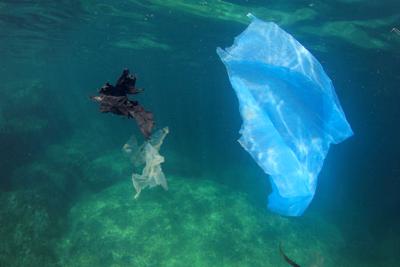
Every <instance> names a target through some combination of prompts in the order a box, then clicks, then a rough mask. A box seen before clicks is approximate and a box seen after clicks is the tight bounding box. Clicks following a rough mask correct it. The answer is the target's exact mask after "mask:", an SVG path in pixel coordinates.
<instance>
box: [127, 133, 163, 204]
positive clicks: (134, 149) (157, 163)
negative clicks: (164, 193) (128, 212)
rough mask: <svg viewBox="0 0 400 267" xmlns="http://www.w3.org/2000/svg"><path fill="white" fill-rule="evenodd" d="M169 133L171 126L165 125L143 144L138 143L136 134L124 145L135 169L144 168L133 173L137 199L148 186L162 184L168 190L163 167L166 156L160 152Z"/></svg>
mask: <svg viewBox="0 0 400 267" xmlns="http://www.w3.org/2000/svg"><path fill="white" fill-rule="evenodd" d="M168 133H169V128H168V127H164V128H163V129H160V130H158V131H157V132H155V133H154V134H153V135H152V136H151V137H150V139H149V140H146V141H145V142H144V143H143V144H142V145H141V146H139V145H138V143H137V140H136V138H135V136H132V137H131V138H130V139H129V141H128V142H127V143H126V144H125V145H124V146H123V148H122V151H123V152H124V153H125V154H126V155H127V156H128V157H130V158H131V161H132V163H133V166H134V169H135V170H139V172H140V170H142V171H141V173H133V174H132V183H133V186H134V187H135V190H136V194H135V199H136V198H138V197H139V195H140V193H141V192H142V189H144V188H146V187H150V188H151V187H154V186H157V185H161V186H162V187H163V188H164V189H165V190H168V184H167V179H166V178H165V175H164V173H163V171H162V169H161V163H163V162H164V157H163V156H161V155H160V153H159V150H160V147H161V145H162V144H163V142H164V138H165V137H166V136H167V134H168Z"/></svg>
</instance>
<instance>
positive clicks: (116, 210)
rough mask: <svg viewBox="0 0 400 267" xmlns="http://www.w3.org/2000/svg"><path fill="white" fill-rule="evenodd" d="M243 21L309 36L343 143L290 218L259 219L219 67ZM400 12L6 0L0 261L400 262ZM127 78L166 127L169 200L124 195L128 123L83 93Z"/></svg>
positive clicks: (216, 1)
mask: <svg viewBox="0 0 400 267" xmlns="http://www.w3.org/2000/svg"><path fill="white" fill-rule="evenodd" d="M248 13H252V14H254V15H255V16H257V17H258V18H260V19H262V20H264V21H271V22H275V23H276V24H277V25H279V26H280V27H281V28H282V29H284V30H285V31H287V32H289V33H290V34H291V35H292V36H293V37H295V38H296V39H297V40H298V41H299V42H301V44H303V45H304V46H305V47H306V48H307V49H308V50H309V51H310V52H311V53H312V54H313V55H314V56H315V57H316V58H317V59H318V60H319V61H320V63H321V64H322V66H323V67H324V70H325V72H326V73H327V75H328V76H329V77H330V78H331V80H332V82H333V84H334V86H335V90H336V94H337V95H338V98H339V99H340V103H341V106H342V107H343V110H344V111H345V113H346V117H347V120H348V121H349V123H350V124H351V126H352V129H353V131H354V133H355V134H354V136H353V137H351V138H350V139H349V140H346V141H345V142H343V143H342V144H340V145H338V146H334V147H332V148H331V150H330V152H329V154H328V156H327V158H326V159H325V162H324V167H323V168H322V171H321V173H320V174H319V178H318V186H317V190H316V193H315V196H314V200H313V202H312V203H311V205H310V206H309V208H308V209H307V210H306V211H305V213H304V214H303V215H302V216H300V217H284V216H281V215H278V214H275V213H272V212H270V211H268V209H267V196H268V195H269V193H270V192H271V187H270V184H269V181H268V177H267V176H266V175H265V174H264V172H263V171H262V170H261V169H260V168H259V166H258V165H257V164H256V163H255V162H254V161H253V159H252V158H251V157H250V155H248V154H247V153H246V151H244V150H243V149H242V148H241V147H240V145H239V143H238V142H237V139H238V138H239V137H240V135H239V129H240V126H241V123H242V122H241V117H240V111H239V106H238V100H237V98H236V95H235V93H234V91H233V90H232V88H231V85H230V83H229V79H228V76H227V75H226V71H225V67H224V65H223V64H222V63H221V61H220V59H219V58H218V55H217V54H216V53H215V49H216V47H218V46H219V47H228V46H230V45H231V44H232V42H233V38H234V37H235V36H237V35H238V34H240V33H241V32H242V31H243V30H244V29H245V28H246V26H247V25H248V24H249V23H250V20H249V18H248V17H246V15H247V14H248ZM399 29H400V2H399V1H397V0H396V1H395V0H393V1H391V0H386V1H372V0H370V1H366V0H335V1H333V0H331V1H321V0H316V1H303V0H299V1H289V0H285V1H257V0H254V1H253V0H248V1H239V0H235V1H233V0H232V1H228V0H213V1H192V0H187V1H186V0H185V1H178V0H148V1H144V0H127V1H122V0H121V1H119V0H118V1H106V0H100V1H93V0H71V1H66V0H61V1H2V0H0V81H1V93H2V94H1V97H0V266H252V267H256V266H263V267H264V266H278V267H279V266H289V265H288V263H287V262H286V261H285V260H284V259H283V257H282V255H281V254H280V251H279V246H280V245H281V246H282V248H283V251H284V253H285V254H287V256H288V257H289V258H290V259H292V260H294V261H295V262H296V263H298V264H299V265H300V266H374V267H375V266H398V265H399V261H400V226H399V225H400V215H399V211H400V194H399V191H400V167H399V166H400V160H399V157H398V152H399V151H400V142H399V139H398V137H399V136H400V127H399V126H398V125H399V118H400V108H399V105H398V99H399V97H400V90H399V84H400V68H399V65H400V64H399V63H400V34H399V32H400V31H399ZM124 68H129V69H130V70H131V72H132V73H136V75H137V86H138V87H139V88H144V92H143V93H141V94H139V95H138V96H137V97H136V96H135V98H136V99H137V100H138V101H139V102H140V103H141V104H142V105H143V106H144V107H145V108H146V109H148V110H150V111H152V112H153V113H154V117H155V122H156V129H161V128H163V127H166V126H168V127H169V134H168V136H167V137H166V138H165V140H164V144H163V146H162V147H161V149H160V153H161V155H162V156H164V158H165V162H164V163H163V164H162V169H163V172H164V174H165V177H166V179H167V181H168V191H165V190H164V189H163V188H161V187H154V188H150V189H149V188H146V189H144V190H143V191H142V192H141V194H140V197H138V198H137V199H134V196H135V189H134V187H133V185H132V181H131V175H132V171H133V166H132V162H130V160H129V159H128V158H127V157H126V156H125V155H124V153H123V151H122V147H123V146H124V144H126V143H127V141H128V140H129V139H130V138H131V136H132V135H134V136H136V138H137V139H138V141H139V142H143V137H142V136H141V133H140V131H139V130H138V128H137V126H136V124H135V122H134V121H133V120H131V119H127V118H124V117H121V116H116V115H112V114H102V113H100V112H99V110H98V106H97V105H96V103H93V101H91V100H90V96H93V95H95V94H96V93H97V90H98V88H100V87H101V86H102V85H103V84H104V83H105V82H107V81H109V82H111V83H115V80H116V79H117V78H118V76H119V75H120V74H121V71H122V70H123V69H124Z"/></svg>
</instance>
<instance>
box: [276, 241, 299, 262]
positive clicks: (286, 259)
mask: <svg viewBox="0 0 400 267" xmlns="http://www.w3.org/2000/svg"><path fill="white" fill-rule="evenodd" d="M279 252H280V253H281V255H282V257H283V259H284V260H285V261H286V262H287V263H289V264H290V266H293V267H300V265H298V264H297V263H295V262H294V261H292V260H291V259H289V257H288V256H286V254H285V253H284V252H283V249H282V245H281V244H279Z"/></svg>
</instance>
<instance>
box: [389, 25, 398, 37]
mask: <svg viewBox="0 0 400 267" xmlns="http://www.w3.org/2000/svg"><path fill="white" fill-rule="evenodd" d="M390 32H394V33H395V34H397V35H399V36H400V30H399V29H398V28H396V27H394V28H393V29H392V30H391V31H390Z"/></svg>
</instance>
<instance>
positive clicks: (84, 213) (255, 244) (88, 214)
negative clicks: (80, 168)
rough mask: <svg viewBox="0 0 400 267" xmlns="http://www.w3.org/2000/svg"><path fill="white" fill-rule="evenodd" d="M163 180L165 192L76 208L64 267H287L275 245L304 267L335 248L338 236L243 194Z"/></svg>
mask: <svg viewBox="0 0 400 267" xmlns="http://www.w3.org/2000/svg"><path fill="white" fill-rule="evenodd" d="M168 178H170V190H169V191H168V192H165V191H163V190H162V189H161V188H154V189H151V190H148V191H146V192H144V193H143V194H142V196H141V198H140V199H138V200H136V201H135V200H134V199H133V195H134V193H133V188H132V185H131V184H130V183H129V181H126V182H122V183H119V184H116V185H115V186H112V187H110V188H108V189H106V190H104V191H102V192H100V193H98V194H95V195H93V196H91V197H89V198H87V199H86V200H83V201H81V202H79V203H77V204H76V205H75V206H74V207H73V208H72V209H71V212H70V215H69V218H68V219H69V222H70V229H69V231H68V233H66V235H65V237H64V239H63V240H61V241H60V244H59V246H58V253H59V258H60V262H61V264H62V265H63V266H285V263H284V262H283V260H282V259H281V257H280V255H279V251H278V244H279V242H284V245H285V250H286V252H287V253H288V254H289V255H294V256H296V257H297V258H296V260H298V261H299V262H301V263H303V262H305V263H313V262H315V261H316V259H317V258H318V257H319V258H322V257H326V256H324V255H325V254H327V251H329V250H330V248H331V247H332V246H338V245H340V239H338V238H337V235H336V232H333V233H334V234H332V231H330V229H329V227H325V226H324V224H323V223H322V224H321V222H320V221H319V222H318V224H316V225H313V224H312V223H310V221H308V222H307V224H303V222H301V221H299V220H297V221H293V220H291V219H288V218H283V217H279V216H276V215H272V214H269V213H267V212H266V211H265V210H264V209H259V208H256V207H254V206H252V204H251V202H250V201H249V200H248V198H247V197H246V196H245V195H242V194H240V193H237V192H234V191H232V190H230V189H229V188H227V187H225V186H221V185H218V184H216V183H213V182H210V181H207V180H194V179H183V178H179V177H168ZM305 225H308V226H307V227H305ZM324 231H325V232H326V233H325V232H324ZM308 240H311V242H312V243H310V242H309V241H308ZM314 250H315V251H314ZM310 251H311V253H310ZM310 254H311V255H310ZM319 254H320V255H319ZM330 261H331V260H330V259H328V260H326V261H325V263H324V266H331V265H330V264H329V263H330Z"/></svg>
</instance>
